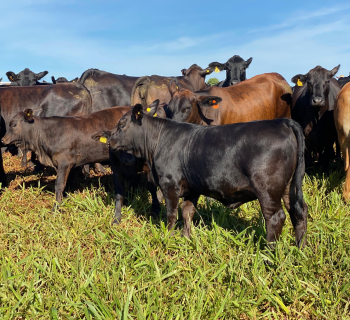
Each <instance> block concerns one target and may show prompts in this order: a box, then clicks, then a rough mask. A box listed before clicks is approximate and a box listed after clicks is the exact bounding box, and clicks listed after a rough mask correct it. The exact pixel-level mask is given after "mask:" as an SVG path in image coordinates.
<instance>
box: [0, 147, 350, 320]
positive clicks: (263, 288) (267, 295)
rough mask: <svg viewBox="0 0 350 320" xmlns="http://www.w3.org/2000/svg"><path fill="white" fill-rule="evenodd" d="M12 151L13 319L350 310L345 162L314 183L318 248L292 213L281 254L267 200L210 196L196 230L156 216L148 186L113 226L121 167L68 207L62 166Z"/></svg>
mask: <svg viewBox="0 0 350 320" xmlns="http://www.w3.org/2000/svg"><path fill="white" fill-rule="evenodd" d="M19 163H20V160H19V159H18V158H17V157H11V156H10V155H9V154H8V153H6V154H4V167H5V170H6V173H7V175H8V179H9V180H8V181H9V182H10V181H11V183H10V186H9V187H8V188H7V189H4V190H3V191H2V194H1V197H0V266H1V271H0V317H1V318H3V319H125V320H126V319H176V320H179V319H322V318H328V319H350V316H349V314H350V274H349V270H350V227H349V226H350V210H349V209H350V204H346V203H344V201H343V200H342V197H341V193H342V184H343V182H344V172H343V168H342V163H341V162H338V163H333V164H332V169H331V174H330V175H329V177H326V178H325V177H324V176H322V175H321V174H320V173H319V172H317V171H316V169H315V171H314V172H313V173H312V174H310V175H306V176H305V178H304V183H303V191H304V197H305V201H306V203H307V204H308V208H309V214H308V245H307V247H306V248H305V249H304V250H303V251H301V250H299V249H298V248H297V247H296V246H295V238H294V232H293V228H292V224H291V222H290V219H289V217H287V220H286V224H285V226H284V228H283V233H282V236H281V239H280V241H279V242H278V244H277V247H276V252H275V253H274V254H273V255H271V254H270V253H269V252H268V250H267V249H266V247H265V236H266V235H265V233H266V231H265V226H264V219H263V217H262V214H261V210H260V206H259V204H258V202H257V201H254V202H251V203H249V204H246V205H243V206H241V207H240V208H238V209H236V210H229V209H227V208H225V207H224V206H222V205H221V204H220V203H218V202H216V201H214V200H211V199H207V198H204V197H201V199H200V203H199V205H198V211H197V213H196V215H195V218H194V222H195V223H194V226H193V228H192V239H191V240H188V239H186V238H183V237H182V236H181V229H182V221H181V219H180V220H179V221H178V224H177V225H178V228H179V230H176V232H175V236H174V237H170V234H169V233H168V231H167V228H166V217H165V205H164V203H162V216H161V217H158V218H152V217H151V215H150V209H151V204H150V199H149V195H148V193H147V191H146V189H145V188H139V189H138V190H136V191H135V193H134V196H132V197H129V199H128V200H129V201H128V204H127V205H126V206H124V207H123V210H122V222H121V224H119V225H112V224H111V221H112V215H113V209H114V201H113V196H114V191H113V185H112V179H111V176H110V175H108V174H107V175H106V176H100V177H99V176H96V175H94V176H93V177H91V178H87V179H84V180H81V181H79V184H78V186H77V187H76V188H75V189H71V190H68V193H67V197H66V198H65V199H64V201H63V204H62V206H61V209H60V212H56V213H54V214H52V213H51V208H52V205H53V201H54V194H53V191H54V179H55V176H54V175H53V171H52V170H50V169H49V170H47V171H45V172H44V173H41V174H38V175H33V174H32V172H31V169H28V168H27V169H22V168H20V166H19Z"/></svg>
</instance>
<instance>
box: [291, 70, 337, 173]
mask: <svg viewBox="0 0 350 320" xmlns="http://www.w3.org/2000/svg"><path fill="white" fill-rule="evenodd" d="M339 67H340V65H338V66H336V67H334V68H333V69H332V70H330V71H329V70H327V69H324V68H322V67H321V66H317V67H315V68H313V69H311V70H310V71H309V72H308V73H306V74H297V75H295V76H294V77H293V78H292V80H291V81H292V82H293V83H295V84H298V85H297V86H296V87H295V89H294V92H293V97H292V98H293V99H292V119H294V120H295V121H297V122H298V123H299V124H300V125H301V127H302V128H303V131H304V135H305V146H306V151H305V160H306V166H307V167H308V166H310V165H311V164H312V162H313V161H312V159H313V157H314V158H317V159H318V162H319V164H321V167H322V171H323V172H325V173H327V172H328V166H329V163H330V160H331V158H332V157H333V156H334V149H333V146H334V143H336V144H337V131H336V128H335V124H334V115H333V110H334V105H335V101H336V97H337V94H338V92H339V91H340V85H339V84H338V82H337V80H336V79H334V78H333V77H334V75H335V74H336V73H337V72H338V70H339Z"/></svg>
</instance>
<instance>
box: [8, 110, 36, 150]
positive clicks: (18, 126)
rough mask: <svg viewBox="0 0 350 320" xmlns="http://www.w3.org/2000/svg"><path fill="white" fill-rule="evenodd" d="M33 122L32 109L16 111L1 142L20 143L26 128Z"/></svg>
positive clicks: (18, 144)
mask: <svg viewBox="0 0 350 320" xmlns="http://www.w3.org/2000/svg"><path fill="white" fill-rule="evenodd" d="M33 123H34V116H33V110H32V109H26V110H24V111H21V112H19V113H17V114H16V115H15V116H14V117H13V118H12V119H11V121H10V125H9V129H8V130H7V132H6V134H5V136H4V137H3V138H2V140H1V142H2V143H3V144H4V145H9V144H15V145H17V146H20V145H22V142H23V140H25V139H24V138H25V135H26V133H27V130H26V128H27V127H28V126H31V125H32V124H33Z"/></svg>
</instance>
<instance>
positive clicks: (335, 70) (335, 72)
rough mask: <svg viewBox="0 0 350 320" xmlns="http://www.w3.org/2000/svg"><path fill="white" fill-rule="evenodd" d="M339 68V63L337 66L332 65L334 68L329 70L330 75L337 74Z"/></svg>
mask: <svg viewBox="0 0 350 320" xmlns="http://www.w3.org/2000/svg"><path fill="white" fill-rule="evenodd" d="M339 68H340V64H339V65H338V66H336V67H334V68H333V69H332V70H331V71H330V75H331V77H334V76H335V75H336V74H337V72H338V70H339Z"/></svg>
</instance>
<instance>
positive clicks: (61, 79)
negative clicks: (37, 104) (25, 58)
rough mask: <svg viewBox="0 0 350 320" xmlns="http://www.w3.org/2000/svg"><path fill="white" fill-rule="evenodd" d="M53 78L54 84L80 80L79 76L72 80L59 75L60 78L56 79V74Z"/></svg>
mask: <svg viewBox="0 0 350 320" xmlns="http://www.w3.org/2000/svg"><path fill="white" fill-rule="evenodd" d="M51 79H52V83H53V84H56V83H67V82H77V81H78V80H79V78H78V77H77V78H74V79H73V80H71V81H69V80H67V78H65V77H59V78H57V79H55V77H54V76H52V77H51Z"/></svg>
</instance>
